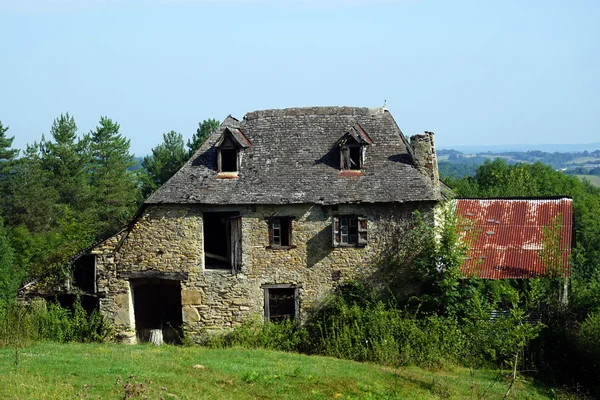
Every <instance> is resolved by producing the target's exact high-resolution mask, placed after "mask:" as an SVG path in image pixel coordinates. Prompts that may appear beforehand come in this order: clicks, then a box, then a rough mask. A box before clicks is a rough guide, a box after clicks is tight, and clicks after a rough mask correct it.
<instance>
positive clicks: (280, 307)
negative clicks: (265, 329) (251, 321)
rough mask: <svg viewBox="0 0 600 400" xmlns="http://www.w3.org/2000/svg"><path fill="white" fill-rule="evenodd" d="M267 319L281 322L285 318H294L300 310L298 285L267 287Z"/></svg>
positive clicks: (265, 289)
mask: <svg viewBox="0 0 600 400" xmlns="http://www.w3.org/2000/svg"><path fill="white" fill-rule="evenodd" d="M264 291H265V319H266V320H268V321H270V322H280V321H283V320H285V319H290V320H294V319H295V318H296V315H297V312H298V299H297V294H298V292H297V288H296V287H285V288H281V287H266V288H264Z"/></svg>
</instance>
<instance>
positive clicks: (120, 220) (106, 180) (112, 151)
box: [89, 117, 140, 236]
mask: <svg viewBox="0 0 600 400" xmlns="http://www.w3.org/2000/svg"><path fill="white" fill-rule="evenodd" d="M119 128H120V126H119V124H118V123H116V122H113V121H112V120H111V119H110V118H108V117H101V118H100V125H99V126H97V127H96V129H95V130H93V131H91V132H90V151H91V156H92V157H91V161H90V166H89V176H90V185H91V192H92V206H93V210H94V221H95V226H96V234H97V235H98V236H102V235H105V234H108V233H111V231H113V230H115V229H117V228H118V227H119V226H120V225H122V224H124V223H125V222H126V221H127V220H128V219H129V218H130V217H131V216H132V214H133V213H134V212H135V209H136V207H137V205H138V201H139V200H140V188H139V187H138V185H137V181H136V176H135V173H134V172H131V171H129V168H130V167H132V166H134V165H135V160H134V157H133V155H132V154H130V153H129V140H128V139H126V138H124V137H123V136H122V135H121V134H120V133H119Z"/></svg>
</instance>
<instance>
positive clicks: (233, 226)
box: [202, 212, 242, 271]
mask: <svg viewBox="0 0 600 400" xmlns="http://www.w3.org/2000/svg"><path fill="white" fill-rule="evenodd" d="M202 219H203V231H204V268H205V269H228V270H233V271H239V270H240V268H241V264H242V221H241V219H242V217H241V216H240V215H239V213H235V212H233V213H232V212H205V213H203V215H202Z"/></svg>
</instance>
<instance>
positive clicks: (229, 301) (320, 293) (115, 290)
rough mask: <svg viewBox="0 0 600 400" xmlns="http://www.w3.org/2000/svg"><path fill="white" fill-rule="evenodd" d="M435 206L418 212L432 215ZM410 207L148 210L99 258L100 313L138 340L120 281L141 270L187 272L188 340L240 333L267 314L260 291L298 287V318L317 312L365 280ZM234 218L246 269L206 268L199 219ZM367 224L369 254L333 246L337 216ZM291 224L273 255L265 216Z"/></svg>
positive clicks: (126, 286) (126, 284) (129, 295)
mask: <svg viewBox="0 0 600 400" xmlns="http://www.w3.org/2000/svg"><path fill="white" fill-rule="evenodd" d="M430 206H431V205H430V204H425V205H421V209H423V208H425V209H428V208H429V207H430ZM414 209H415V206H410V205H404V206H402V205H391V204H370V205H339V206H337V207H336V206H334V207H330V206H319V205H310V204H302V205H283V206H262V205H258V206H240V207H231V206H227V207H207V206H200V205H197V206H196V205H187V206H185V205H160V206H159V205H156V206H149V207H148V208H147V209H146V210H145V211H144V213H143V215H142V216H141V217H140V218H139V219H138V220H137V221H136V222H135V223H134V224H133V226H132V228H131V229H130V231H129V232H126V233H124V235H125V236H124V237H119V238H115V239H114V240H112V241H109V242H107V243H106V245H105V246H103V247H102V248H96V249H94V251H93V253H94V254H96V256H97V264H96V265H97V274H98V277H97V278H98V279H97V285H98V291H99V294H100V296H101V301H100V308H101V310H102V312H103V313H104V314H105V315H106V316H107V317H108V319H109V320H110V321H111V322H112V323H113V324H114V325H115V327H116V328H117V331H118V332H119V334H120V335H121V336H122V339H123V340H125V341H135V312H134V311H135V310H134V309H133V296H134V294H135V290H132V288H131V284H130V281H129V280H128V279H127V278H124V277H123V276H122V274H124V273H128V272H129V273H131V272H140V271H160V272H165V273H184V274H187V279H184V280H182V281H181V295H182V316H183V321H184V330H185V331H186V332H188V333H190V334H201V333H203V332H206V331H215V330H222V329H227V328H231V327H234V326H237V325H239V324H241V323H243V322H244V321H246V320H248V319H249V318H253V317H258V318H262V317H263V315H264V293H263V289H262V288H261V285H271V284H295V285H297V287H298V296H299V304H300V314H301V316H302V315H304V314H305V313H306V312H307V311H308V310H309V309H310V308H312V307H315V306H317V305H318V304H319V303H320V302H321V301H322V300H323V299H324V298H326V296H327V295H328V294H330V293H331V291H332V289H333V288H334V287H335V286H337V285H339V284H341V283H343V282H347V281H348V280H352V279H357V278H365V277H366V278H368V276H369V274H371V273H372V272H373V271H374V260H375V259H376V256H377V254H378V252H379V250H380V246H381V242H382V240H381V239H382V238H381V237H379V232H378V226H379V225H380V224H381V221H385V220H387V219H389V218H391V217H393V216H395V217H407V216H409V215H410V214H411V212H412V211H413V210H414ZM212 211H237V212H239V213H240V214H241V216H242V268H241V271H239V272H237V273H234V272H232V271H231V270H207V269H205V268H204V250H203V237H204V235H203V223H202V213H203V212H212ZM334 215H357V216H363V217H367V218H368V243H367V245H366V246H365V247H339V248H333V247H332V233H331V229H332V226H331V225H332V216H334ZM273 216H281V217H284V216H287V217H294V220H293V222H292V232H293V243H292V244H293V245H294V246H295V247H294V248H290V249H270V248H269V230H268V222H267V218H268V217H273Z"/></svg>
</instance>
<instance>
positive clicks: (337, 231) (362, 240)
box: [332, 215, 367, 247]
mask: <svg viewBox="0 0 600 400" xmlns="http://www.w3.org/2000/svg"><path fill="white" fill-rule="evenodd" d="M332 228H333V229H332V235H333V246H334V247H341V246H365V245H366V244H367V219H366V218H364V217H357V216H355V215H344V216H340V217H333V227H332Z"/></svg>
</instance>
